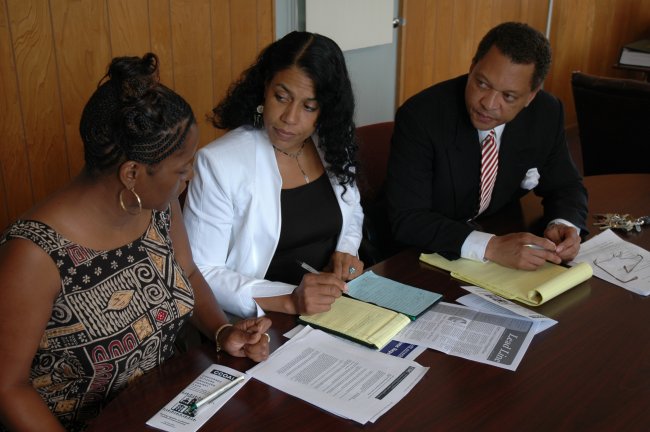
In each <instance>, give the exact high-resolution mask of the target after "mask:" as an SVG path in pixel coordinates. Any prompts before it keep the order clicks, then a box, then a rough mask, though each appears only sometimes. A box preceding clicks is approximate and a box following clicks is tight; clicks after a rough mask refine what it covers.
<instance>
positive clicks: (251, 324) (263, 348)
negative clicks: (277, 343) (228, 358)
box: [219, 317, 271, 362]
mask: <svg viewBox="0 0 650 432" xmlns="http://www.w3.org/2000/svg"><path fill="white" fill-rule="evenodd" d="M269 327H271V320H270V319H268V318H267V317H260V318H248V319H243V320H241V321H238V322H237V323H235V324H233V325H232V326H231V327H228V328H225V329H224V330H223V331H222V332H221V333H220V334H219V341H220V342H221V346H222V349H223V350H224V351H226V352H227V353H228V354H230V355H232V356H233V357H248V358H250V359H251V360H253V361H256V362H261V361H262V360H266V359H267V358H268V356H269V342H270V341H271V338H270V337H268V336H267V334H266V331H267V330H268V329H269ZM222 335H223V336H222Z"/></svg>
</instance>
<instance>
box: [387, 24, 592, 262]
mask: <svg viewBox="0 0 650 432" xmlns="http://www.w3.org/2000/svg"><path fill="white" fill-rule="evenodd" d="M550 62H551V50H550V44H549V42H548V40H547V39H546V38H545V37H544V35H543V34H541V33H540V32H538V31H537V30H535V29H533V28H531V27H529V26H528V25H526V24H521V23H503V24H500V25H498V26H497V27H495V28H493V29H492V30H490V31H489V32H488V33H487V34H486V35H485V36H484V38H483V40H482V41H481V42H480V44H479V46H478V49H477V51H476V54H475V56H474V58H473V60H472V64H471V67H470V72H469V74H468V75H463V76H460V77H458V78H455V79H452V80H449V81H445V82H442V83H439V84H437V85H434V86H432V87H430V88H428V89H425V90H423V91H422V92H420V93H418V94H417V95H415V96H413V97H412V98H410V99H409V100H408V101H406V102H405V103H404V105H403V106H402V107H400V109H399V110H398V111H397V114H396V117H395V131H394V134H393V141H392V148H391V155H390V161H389V167H388V180H387V196H388V202H389V208H390V218H391V224H392V228H393V233H394V235H395V239H396V240H397V241H398V242H401V243H404V244H407V245H411V246H416V247H419V248H421V249H423V250H424V251H427V252H438V253H441V254H443V255H445V256H447V257H449V258H458V257H464V258H469V259H474V260H479V261H480V260H489V261H494V262H497V263H499V264H502V265H505V266H508V267H513V268H521V269H529V270H532V269H535V268H537V267H539V266H541V265H542V264H543V263H544V262H545V261H551V262H554V263H560V262H562V261H567V260H571V259H573V258H574V257H575V256H576V254H577V253H578V251H579V248H580V236H579V234H580V230H585V229H586V226H585V219H586V216H587V192H586V190H585V188H584V186H583V185H582V178H581V176H580V175H579V173H578V172H577V170H576V167H575V165H574V163H573V161H572V160H571V157H570V155H569V152H568V148H567V145H566V139H565V134H564V113H563V109H562V105H561V103H560V102H559V101H558V100H557V99H556V98H555V97H553V96H552V95H550V94H548V93H546V92H544V91H543V90H541V85H542V82H543V80H544V78H545V76H546V74H547V73H548V70H549V67H550ZM490 135H491V138H489V139H487V140H485V141H484V139H485V138H486V137H488V136H490ZM490 141H491V143H490ZM486 143H489V144H488V145H485V147H483V146H484V144H486ZM490 147H492V148H493V150H492V151H490ZM482 153H485V154H482ZM495 173H496V180H492V181H490V178H492V179H494V178H495V177H494V174H495ZM531 189H534V191H535V193H536V194H537V195H540V196H542V197H543V201H542V203H543V206H544V216H545V219H546V220H547V221H549V224H548V226H547V228H546V230H545V231H544V237H538V236H535V235H533V234H531V233H512V234H508V235H504V236H494V235H492V234H489V233H485V232H481V231H478V230H477V229H475V228H473V226H475V224H474V223H473V221H474V220H475V219H476V218H480V217H481V216H483V215H490V214H493V213H495V212H497V211H498V210H500V209H502V208H503V207H505V206H506V205H508V204H510V203H512V202H514V201H517V200H519V199H520V198H521V197H522V196H524V195H525V194H526V193H528V192H529V191H530V190H531Z"/></svg>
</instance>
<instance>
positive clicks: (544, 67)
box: [472, 22, 551, 90]
mask: <svg viewBox="0 0 650 432" xmlns="http://www.w3.org/2000/svg"><path fill="white" fill-rule="evenodd" d="M493 45H494V46H496V47H497V48H499V51H501V52H502V53H503V54H504V55H505V56H506V57H508V58H509V59H510V60H511V61H512V62H513V63H517V64H531V63H533V64H534V65H535V70H534V72H533V77H532V79H531V82H530V88H531V90H535V89H536V88H538V87H539V86H540V85H542V82H543V81H544V78H546V75H547V74H548V71H549V69H550V67H551V44H550V43H549V41H548V39H546V36H544V35H543V34H542V33H541V32H539V31H538V30H535V29H534V28H532V27H531V26H529V25H528V24H524V23H518V22H505V23H502V24H499V25H498V26H496V27H494V28H493V29H492V30H490V31H489V32H487V34H486V35H485V36H483V39H482V40H481V42H480V43H479V44H478V48H477V49H476V54H474V58H473V59H472V64H476V63H477V62H478V61H479V60H481V59H482V58H483V56H485V54H486V53H487V52H488V51H489V50H490V48H491V47H492V46H493Z"/></svg>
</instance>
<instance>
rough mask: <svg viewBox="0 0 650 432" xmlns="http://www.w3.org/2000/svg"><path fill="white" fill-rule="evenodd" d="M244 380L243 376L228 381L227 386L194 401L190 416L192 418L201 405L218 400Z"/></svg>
mask: <svg viewBox="0 0 650 432" xmlns="http://www.w3.org/2000/svg"><path fill="white" fill-rule="evenodd" d="M244 379H246V377H245V375H242V376H239V377H237V378H235V379H234V380H232V381H230V382H229V383H228V384H226V385H223V386H221V387H219V388H218V389H216V390H215V391H213V392H212V393H210V394H209V395H207V396H206V397H204V398H203V399H201V400H200V401H198V402H197V401H196V399H194V400H193V401H192V404H191V405H190V408H189V412H190V415H191V416H194V415H195V414H196V412H197V411H198V409H199V408H201V407H202V406H203V405H205V404H207V403H210V402H212V401H213V400H215V399H216V398H218V397H219V396H221V395H222V394H224V393H225V392H227V391H228V390H230V389H231V388H233V387H234V386H236V385H237V384H239V383H240V382H242V381H244Z"/></svg>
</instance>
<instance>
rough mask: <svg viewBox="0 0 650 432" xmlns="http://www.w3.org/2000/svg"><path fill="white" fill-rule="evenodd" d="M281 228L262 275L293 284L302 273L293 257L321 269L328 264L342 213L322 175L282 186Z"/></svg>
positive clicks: (341, 224) (341, 222)
mask: <svg viewBox="0 0 650 432" xmlns="http://www.w3.org/2000/svg"><path fill="white" fill-rule="evenodd" d="M280 208H281V212H282V228H281V230H280V239H279V241H278V247H277V248H276V250H275V254H274V255H273V259H272V260H271V264H270V265H269V269H268V271H267V272H266V276H265V278H266V279H268V280H272V281H280V282H285V283H290V284H294V285H298V284H300V281H301V280H302V276H303V275H304V274H305V273H306V270H304V269H303V268H302V267H300V266H299V265H298V264H297V263H296V260H298V261H303V262H306V263H307V264H309V265H310V266H312V267H314V268H315V269H316V270H322V269H323V268H324V267H325V266H327V264H328V263H329V260H330V257H331V256H332V253H334V250H335V249H336V243H337V241H338V238H339V235H340V233H341V228H342V226H343V216H342V215H341V209H340V207H339V203H338V201H337V199H336V196H335V195H334V190H333V189H332V185H331V184H330V181H329V178H328V177H327V175H326V174H323V175H321V176H320V177H319V178H318V179H316V180H314V181H313V182H311V183H308V184H306V185H304V186H299V187H297V188H294V189H282V193H281V195H280Z"/></svg>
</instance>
